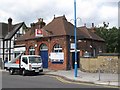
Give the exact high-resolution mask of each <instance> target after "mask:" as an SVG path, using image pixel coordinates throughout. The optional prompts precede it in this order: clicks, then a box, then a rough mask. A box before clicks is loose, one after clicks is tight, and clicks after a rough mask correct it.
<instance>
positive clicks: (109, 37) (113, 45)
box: [96, 22, 120, 53]
mask: <svg viewBox="0 0 120 90" xmlns="http://www.w3.org/2000/svg"><path fill="white" fill-rule="evenodd" d="M103 24H104V26H103V27H99V28H97V29H96V34H98V35H99V36H100V37H101V38H103V39H104V40H105V43H106V52H107V53H118V51H119V46H118V43H119V42H118V39H120V38H118V36H120V35H118V31H119V29H117V28H116V27H113V28H109V29H107V27H108V25H109V23H108V24H105V22H104V23H103Z"/></svg>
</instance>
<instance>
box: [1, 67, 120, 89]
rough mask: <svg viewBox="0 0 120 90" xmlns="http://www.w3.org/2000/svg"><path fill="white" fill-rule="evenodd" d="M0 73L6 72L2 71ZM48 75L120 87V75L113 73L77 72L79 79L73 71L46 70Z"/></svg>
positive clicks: (73, 80)
mask: <svg viewBox="0 0 120 90" xmlns="http://www.w3.org/2000/svg"><path fill="white" fill-rule="evenodd" d="M0 71H5V70H3V69H0ZM44 73H45V74H46V75H53V76H59V77H61V78H62V79H65V80H67V81H72V82H77V83H78V82H79V83H90V84H97V85H106V86H115V87H120V81H119V80H120V79H119V78H118V77H119V76H120V74H111V73H88V72H82V71H80V70H77V77H75V76H74V69H73V70H48V69H44Z"/></svg>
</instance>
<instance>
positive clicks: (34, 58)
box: [29, 57, 42, 63]
mask: <svg viewBox="0 0 120 90" xmlns="http://www.w3.org/2000/svg"><path fill="white" fill-rule="evenodd" d="M29 62H30V63H41V62H42V59H41V58H40V57H29Z"/></svg>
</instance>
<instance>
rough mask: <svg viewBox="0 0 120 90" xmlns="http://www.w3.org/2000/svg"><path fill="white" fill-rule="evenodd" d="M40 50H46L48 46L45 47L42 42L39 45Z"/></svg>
mask: <svg viewBox="0 0 120 90" xmlns="http://www.w3.org/2000/svg"><path fill="white" fill-rule="evenodd" d="M42 50H48V47H47V45H46V44H42V45H41V46H40V51H42Z"/></svg>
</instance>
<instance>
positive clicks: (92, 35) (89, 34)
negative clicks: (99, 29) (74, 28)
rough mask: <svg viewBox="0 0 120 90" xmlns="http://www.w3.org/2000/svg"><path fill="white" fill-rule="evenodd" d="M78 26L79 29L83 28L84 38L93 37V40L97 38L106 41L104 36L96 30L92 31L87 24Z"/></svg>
mask: <svg viewBox="0 0 120 90" xmlns="http://www.w3.org/2000/svg"><path fill="white" fill-rule="evenodd" d="M78 28H79V30H81V31H82V32H83V33H84V39H92V40H97V41H105V40H104V39H103V38H101V37H99V36H98V35H96V34H95V33H94V32H92V31H91V30H89V29H87V27H86V26H83V27H78Z"/></svg>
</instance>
